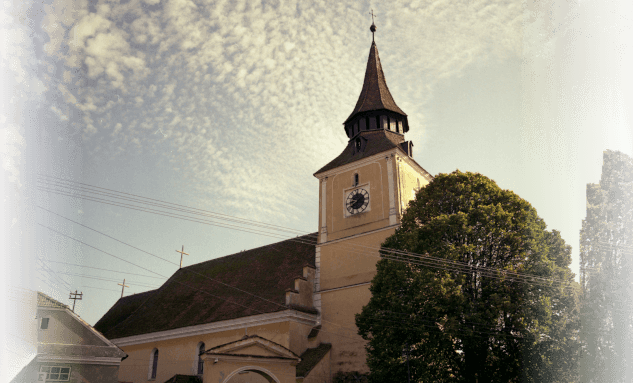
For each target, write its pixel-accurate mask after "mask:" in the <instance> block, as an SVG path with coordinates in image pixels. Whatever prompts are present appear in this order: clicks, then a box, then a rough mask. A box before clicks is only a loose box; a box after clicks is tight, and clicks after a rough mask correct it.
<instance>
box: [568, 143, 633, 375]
mask: <svg viewBox="0 0 633 383" xmlns="http://www.w3.org/2000/svg"><path fill="white" fill-rule="evenodd" d="M580 266H581V274H580V275H581V284H582V288H583V298H584V299H583V310H582V323H583V339H584V341H585V343H586V350H585V355H584V360H583V363H582V365H583V370H584V371H583V374H584V376H583V381H585V382H631V381H633V373H632V371H631V361H632V360H633V349H632V346H633V331H632V330H631V326H632V325H633V317H632V312H633V311H632V310H633V304H632V303H633V302H632V298H633V284H632V282H633V160H632V159H631V158H630V157H628V156H626V155H625V154H623V153H620V152H614V151H606V152H605V153H604V158H603V166H602V176H601V179H600V183H599V184H588V185H587V217H586V219H585V220H584V221H583V225H582V229H581V231H580Z"/></svg>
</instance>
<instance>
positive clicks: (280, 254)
mask: <svg viewBox="0 0 633 383" xmlns="http://www.w3.org/2000/svg"><path fill="white" fill-rule="evenodd" d="M315 236H316V233H314V234H310V235H306V236H303V237H297V238H293V239H290V240H286V241H282V242H278V243H274V244H272V245H268V246H264V247H260V248H257V249H252V250H247V251H243V252H240V253H237V254H233V255H229V256H226V257H222V258H217V259H213V260H210V261H206V262H202V263H198V264H196V265H192V266H189V267H185V268H182V269H180V270H178V271H177V272H176V273H175V274H174V275H172V276H171V278H169V280H168V281H167V282H165V283H164V284H163V285H162V286H161V287H160V288H159V289H157V290H154V291H152V292H151V294H148V297H147V299H146V300H144V301H143V302H142V303H140V304H138V302H139V301H140V300H139V301H134V302H132V301H131V298H133V297H134V296H132V297H127V298H126V299H129V300H127V301H126V299H123V300H119V302H117V304H115V305H114V306H113V307H112V308H111V309H110V311H108V313H106V314H105V315H104V317H103V318H102V319H101V320H100V321H99V322H98V323H97V325H98V329H99V330H100V331H101V332H103V333H104V334H105V336H106V337H108V338H109V339H115V338H122V337H128V336H133V335H140V334H147V333H152V332H157V331H165V330H172V329H177V328H182V327H188V326H195V325H201V324H206V323H212V322H217V321H223V320H229V319H235V318H241V317H245V316H250V315H258V314H262V313H271V312H276V311H280V310H284V309H285V303H286V301H285V290H286V289H287V288H289V287H292V286H294V279H295V277H296V276H297V275H302V273H303V266H304V265H305V264H306V263H307V264H308V265H310V266H312V267H315V266H314V256H315V247H314V245H313V244H312V243H314V238H315ZM209 278H213V279H214V280H217V281H220V282H222V283H225V284H227V285H229V286H232V287H233V288H232V287H229V286H226V285H222V284H220V283H217V282H214V281H213V280H210V279H209ZM235 288H238V289H241V290H244V291H247V292H250V293H252V294H256V295H257V296H259V297H261V298H264V299H261V298H257V297H254V296H252V295H249V294H247V293H244V292H241V291H239V290H237V289H235ZM139 295H140V294H139ZM128 304H129V306H127V305H128ZM137 304H138V306H136V305H137ZM133 306H136V307H133ZM131 308H134V310H133V312H131V313H130V311H131V310H130V309H131ZM97 325H96V326H95V327H97Z"/></svg>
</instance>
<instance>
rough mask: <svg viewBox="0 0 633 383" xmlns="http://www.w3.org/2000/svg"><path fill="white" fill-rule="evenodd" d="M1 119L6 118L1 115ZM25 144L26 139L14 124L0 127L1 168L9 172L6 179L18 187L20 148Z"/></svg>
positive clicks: (20, 185)
mask: <svg viewBox="0 0 633 383" xmlns="http://www.w3.org/2000/svg"><path fill="white" fill-rule="evenodd" d="M2 121H3V124H4V121H6V118H5V117H4V116H2ZM25 146H26V141H25V140H24V137H23V136H22V134H20V128H19V127H18V126H17V125H14V124H7V125H5V126H4V127H2V128H0V161H2V168H3V169H4V170H5V171H6V172H7V173H9V174H8V177H7V179H8V180H9V182H12V183H15V184H16V185H17V186H18V187H22V183H21V182H20V163H21V162H22V161H21V156H22V150H23V149H24V147H25Z"/></svg>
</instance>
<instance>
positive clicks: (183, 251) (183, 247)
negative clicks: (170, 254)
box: [176, 245, 189, 269]
mask: <svg viewBox="0 0 633 383" xmlns="http://www.w3.org/2000/svg"><path fill="white" fill-rule="evenodd" d="M176 253H180V268H181V269H182V256H183V255H189V254H187V253H185V245H182V250H180V251H179V250H176Z"/></svg>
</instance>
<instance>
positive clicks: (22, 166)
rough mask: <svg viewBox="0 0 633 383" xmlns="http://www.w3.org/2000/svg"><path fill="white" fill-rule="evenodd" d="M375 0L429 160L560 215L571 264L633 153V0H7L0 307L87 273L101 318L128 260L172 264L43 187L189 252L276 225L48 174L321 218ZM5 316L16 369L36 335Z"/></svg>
mask: <svg viewBox="0 0 633 383" xmlns="http://www.w3.org/2000/svg"><path fill="white" fill-rule="evenodd" d="M371 9H373V10H374V12H375V14H376V15H377V18H376V25H377V26H378V31H377V33H376V43H377V45H378V49H379V52H380V58H381V61H382V66H383V69H384V72H385V76H386V79H387V83H388V85H389V88H390V90H391V93H392V95H393V97H394V99H395V100H396V102H397V103H398V105H399V106H400V107H401V108H402V109H403V110H404V111H405V112H406V113H407V114H408V115H409V125H410V127H411V130H410V132H409V133H407V139H410V140H412V141H413V142H414V145H415V146H414V158H415V159H416V161H417V162H418V163H420V164H421V165H422V166H423V167H424V168H425V169H426V170H428V171H429V172H430V173H431V174H437V173H442V172H451V171H453V170H455V169H460V170H462V171H474V172H480V173H482V174H484V175H486V176H488V177H490V178H492V179H494V180H495V181H496V182H497V183H498V184H499V185H500V186H501V187H503V188H507V189H511V190H513V191H515V192H516V193H517V194H518V195H520V196H521V197H523V198H525V199H526V200H528V201H529V202H530V203H532V205H533V206H534V207H536V209H537V210H538V212H539V215H540V216H541V217H543V218H544V220H545V222H546V223H547V224H548V227H549V228H550V229H556V230H559V231H561V232H562V235H563V237H564V239H565V240H566V241H567V243H568V244H570V245H571V246H572V247H573V256H574V263H573V264H572V269H573V271H574V272H576V273H578V232H579V230H580V227H581V221H582V219H583V218H584V216H585V187H586V184H587V183H589V182H597V181H598V180H599V176H600V167H601V164H602V152H603V150H606V149H614V150H621V151H623V152H625V153H628V154H629V155H631V154H633V142H632V141H633V136H632V133H631V132H632V131H633V129H632V127H631V114H630V112H631V110H630V105H631V102H632V101H633V96H632V94H631V89H633V87H632V86H631V85H633V84H632V82H633V80H632V79H631V74H630V71H627V70H626V68H630V67H633V60H632V50H631V48H632V46H631V45H632V43H631V41H633V40H632V39H631V31H632V29H631V28H632V25H633V21H632V20H631V19H630V18H627V17H626V15H629V14H631V10H632V9H631V5H630V4H628V3H627V2H626V1H623V0H622V1H615V0H613V1H563V0H559V1H558V0H557V1H554V0H552V1H538V2H533V1H524V2H520V1H494V2H492V1H478V0H469V1H457V0H427V1H412V2H404V1H393V2H389V3H388V4H387V3H376V2H366V1H361V2H353V1H324V2H319V3H316V4H307V3H304V2H292V1H290V2H286V1H263V2H246V1H208V0H129V1H118V0H106V1H102V0H98V1H85V0H76V1H75V0H47V1H45V2H38V3H36V2H4V4H3V8H2V13H1V17H2V23H1V25H2V30H3V33H4V36H5V38H4V40H3V44H4V45H3V48H2V49H0V51H1V53H0V55H1V56H2V57H1V60H2V61H1V62H2V67H1V69H2V81H3V84H2V88H3V89H5V90H6V91H5V92H3V94H2V95H1V97H2V103H0V104H1V105H2V106H0V108H2V109H0V137H1V141H0V143H1V146H0V149H1V151H0V155H1V156H2V167H3V171H2V174H3V178H2V184H1V185H2V198H3V200H4V202H3V213H2V219H3V221H2V225H3V230H2V235H3V238H2V239H3V240H2V242H3V243H4V244H3V245H2V246H3V247H2V251H3V253H4V254H5V256H4V259H5V267H3V278H2V279H3V289H5V290H3V291H5V292H4V293H3V294H2V299H3V304H4V307H11V308H12V310H9V312H10V313H23V312H24V310H23V309H20V308H19V305H20V303H19V302H20V301H21V299H17V298H11V297H16V296H21V295H20V294H21V292H23V291H29V289H30V290H40V291H43V292H45V293H46V294H48V295H51V296H52V297H54V298H56V299H59V300H60V301H62V302H64V303H70V301H69V300H68V299H67V293H68V291H69V290H73V291H74V290H75V289H77V290H79V291H83V293H84V299H83V301H81V302H79V303H78V305H77V312H78V314H79V315H81V316H82V317H83V318H84V319H86V320H87V321H88V322H89V323H91V324H94V323H95V322H96V321H97V320H98V319H99V318H100V317H101V315H103V313H105V311H107V310H108V309H109V308H110V307H111V306H112V304H114V303H115V302H116V300H117V299H118V298H119V296H120V290H118V289H119V286H117V281H122V279H123V278H126V281H130V282H129V283H128V284H129V285H130V287H129V289H127V290H126V294H127V293H138V292H142V291H145V290H147V289H149V288H150V287H148V286H158V285H159V284H160V283H161V281H162V280H160V279H155V278H147V277H141V276H132V275H130V274H144V275H151V274H149V273H148V272H146V271H144V270H142V269H140V268H135V267H133V266H130V265H129V264H126V263H124V262H122V261H120V260H117V259H116V258H114V257H112V256H110V255H106V254H104V253H101V252H98V251H96V250H95V249H94V248H90V247H87V246H85V245H82V244H80V243H79V242H77V241H73V240H71V239H69V238H68V237H64V236H61V235H59V234H56V233H55V232H53V231H52V230H50V229H55V230H57V231H59V232H60V233H63V234H64V235H66V236H70V237H72V238H75V239H79V240H81V241H83V242H85V243H87V244H90V245H91V246H93V247H96V248H98V249H100V250H103V251H106V252H108V253H110V254H112V255H116V256H118V257H121V258H124V259H127V260H129V261H131V262H133V263H135V264H138V265H141V266H142V267H144V268H148V269H151V270H153V271H156V272H158V273H160V274H162V275H167V276H168V275H171V274H172V273H173V272H174V271H175V270H176V269H177V266H174V265H173V264H169V263H167V262H163V261H159V260H157V259H156V258H153V257H151V256H149V255H147V254H146V253H142V252H139V251H137V250H134V249H132V248H130V247H128V246H125V245H123V244H121V243H119V242H116V241H113V240H111V239H109V238H107V237H104V236H102V235H100V234H97V233H95V232H93V231H90V230H87V229H85V228H84V227H82V226H79V225H77V224H74V223H72V222H70V221H68V220H64V219H63V218H60V217H58V216H55V215H53V214H51V213H49V212H47V211H45V210H43V209H41V208H39V207H37V206H40V207H44V208H46V209H48V210H51V211H54V212H55V213H58V214H60V215H62V216H64V217H66V218H69V219H72V220H75V221H77V222H80V223H82V224H84V225H86V226H88V227H90V228H93V229H96V230H99V231H101V232H103V233H106V234H108V235H110V236H112V237H114V238H116V239H118V240H120V241H123V242H126V243H129V244H131V245H134V246H136V247H138V248H140V249H142V250H144V251H147V252H149V253H152V254H155V255H158V256H160V257H164V258H169V259H170V260H171V261H173V262H176V263H177V262H178V261H179V255H178V254H177V253H176V252H175V250H177V249H180V248H181V246H182V245H184V246H185V251H186V252H187V253H189V254H190V255H189V256H185V260H184V263H185V265H186V264H192V263H197V262H201V261H204V260H207V259H211V258H215V257H219V256H223V255H228V254H231V253H234V252H237V251H240V250H243V249H248V248H252V247H255V246H260V245H264V244H267V243H271V242H273V241H276V240H277V239H276V238H271V237H266V236H257V235H253V234H249V233H244V232H240V231H235V230H229V229H223V228H219V227H217V226H208V225H200V224H196V223H191V222H187V221H181V220H176V219H174V218H168V217H160V216H155V215H151V214H147V213H143V212H138V211H132V210H128V209H123V208H120V207H116V206H109V205H104V204H98V203H94V202H89V201H82V200H79V199H71V198H68V197H63V196H59V195H55V194H51V193H47V192H44V191H41V190H38V187H37V185H38V174H40V175H48V176H55V177H61V178H65V179H70V180H74V181H76V182H82V183H85V184H90V185H95V186H100V187H104V188H108V189H113V190H117V191H122V192H127V193H133V194H137V195H142V196H145V197H150V198H155V199H160V200H164V201H169V202H172V203H179V204H183V205H188V206H192V207H196V208H200V209H205V210H209V211H213V212H218V213H222V214H227V215H231V216H237V217H242V218H246V219H249V220H254V221H260V222H267V223H272V224H276V225H281V226H284V227H290V228H293V229H296V230H299V231H301V232H314V231H316V228H317V219H318V216H317V213H318V210H317V202H318V188H317V187H318V183H317V181H316V179H315V178H314V177H313V176H312V174H313V173H314V172H315V171H316V170H318V169H319V168H320V167H321V166H323V165H324V164H325V163H327V162H328V161H329V160H330V159H332V158H334V157H335V156H336V155H337V154H338V153H340V151H341V150H342V149H343V147H344V146H345V143H346V136H345V134H344V132H343V128H342V122H343V121H344V120H345V119H346V118H347V116H348V115H349V113H350V112H351V111H352V109H353V107H354V105H355V102H356V99H357V97H358V94H359V93H360V89H361V87H362V81H363V74H364V70H365V65H366V60H367V55H368V52H369V46H370V43H371V34H370V32H369V30H368V29H369V25H370V24H371V17H370V15H369V12H370V10H371ZM41 225H45V226H47V227H48V228H45V227H44V226H41ZM37 258H41V259H42V260H38V259H37ZM54 261H55V262H54ZM59 262H65V263H59ZM68 264H77V265H84V266H90V267H97V268H100V269H107V270H115V271H118V273H116V272H113V271H102V270H96V269H89V268H85V267H84V268H82V267H79V266H71V265H68ZM62 273H66V274H62ZM69 274H75V275H69ZM77 274H78V275H83V277H79V276H77ZM87 276H88V277H87ZM97 277H100V278H101V279H108V280H106V281H104V280H100V279H95V278H97ZM60 279H61V280H63V282H62V281H60ZM117 291H118V292H117ZM27 311H28V310H27ZM4 315H5V316H4V318H3V321H4V322H5V323H4V324H3V327H4V328H6V329H7V331H6V334H5V335H3V336H4V338H3V340H4V341H5V342H4V344H5V345H8V346H6V347H5V349H3V350H2V351H1V352H2V353H4V354H3V355H6V357H4V356H3V358H2V360H3V363H5V368H2V370H3V371H5V372H6V371H8V372H6V373H7V374H8V377H9V378H10V377H12V376H13V375H15V373H17V372H18V370H19V368H20V367H21V366H22V365H24V364H25V363H26V361H28V358H29V357H32V356H33V355H34V352H35V351H34V350H35V348H34V345H33V344H32V339H30V338H29V335H28V334H26V333H24V332H23V330H20V329H19V328H20V327H19V326H27V325H26V324H25V322H24V319H23V318H22V317H21V316H20V315H18V314H4ZM27 327H28V326H27ZM21 331H22V332H21ZM29 339H30V340H29ZM29 342H30V343H29ZM9 345H10V346H9ZM7 380H8V379H7Z"/></svg>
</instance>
